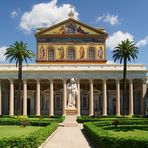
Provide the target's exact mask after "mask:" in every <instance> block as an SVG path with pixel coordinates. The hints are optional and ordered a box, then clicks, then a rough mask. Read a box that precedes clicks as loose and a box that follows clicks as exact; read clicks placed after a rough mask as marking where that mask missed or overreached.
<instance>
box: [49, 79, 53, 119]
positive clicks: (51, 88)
mask: <svg viewBox="0 0 148 148" xmlns="http://www.w3.org/2000/svg"><path fill="white" fill-rule="evenodd" d="M53 115H54V93H53V80H52V79H50V100H49V116H53Z"/></svg>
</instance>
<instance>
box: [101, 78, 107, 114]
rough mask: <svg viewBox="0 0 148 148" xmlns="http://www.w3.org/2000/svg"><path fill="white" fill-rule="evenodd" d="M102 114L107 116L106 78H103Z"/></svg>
mask: <svg viewBox="0 0 148 148" xmlns="http://www.w3.org/2000/svg"><path fill="white" fill-rule="evenodd" d="M102 115H103V116H107V90H106V79H104V80H103V112H102Z"/></svg>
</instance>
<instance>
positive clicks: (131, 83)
mask: <svg viewBox="0 0 148 148" xmlns="http://www.w3.org/2000/svg"><path fill="white" fill-rule="evenodd" d="M133 105H134V104H133V80H132V79H130V80H129V115H134V110H133V107H134V106H133Z"/></svg>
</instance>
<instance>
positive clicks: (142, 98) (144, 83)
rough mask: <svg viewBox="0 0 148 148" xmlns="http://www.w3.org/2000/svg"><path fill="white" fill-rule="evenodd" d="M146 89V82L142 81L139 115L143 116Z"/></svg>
mask: <svg viewBox="0 0 148 148" xmlns="http://www.w3.org/2000/svg"><path fill="white" fill-rule="evenodd" d="M146 91H147V87H146V80H142V90H141V92H142V93H141V101H140V102H141V105H140V106H141V115H144V99H145V95H146Z"/></svg>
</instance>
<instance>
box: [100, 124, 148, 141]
mask: <svg viewBox="0 0 148 148" xmlns="http://www.w3.org/2000/svg"><path fill="white" fill-rule="evenodd" d="M102 128H103V129H104V130H105V131H106V132H108V133H109V134H112V135H113V136H116V137H135V138H142V139H147V140H148V125H119V126H118V127H115V126H113V125H111V126H105V127H102Z"/></svg>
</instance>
